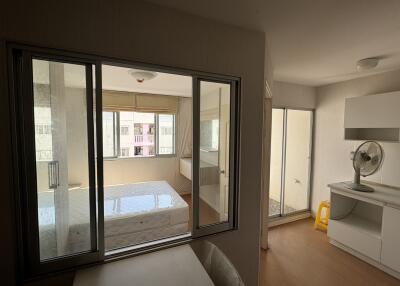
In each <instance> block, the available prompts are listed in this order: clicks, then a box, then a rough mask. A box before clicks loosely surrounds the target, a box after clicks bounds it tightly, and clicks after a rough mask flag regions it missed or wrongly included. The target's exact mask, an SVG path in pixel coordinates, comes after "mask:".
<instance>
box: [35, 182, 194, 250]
mask: <svg viewBox="0 0 400 286" xmlns="http://www.w3.org/2000/svg"><path fill="white" fill-rule="evenodd" d="M52 197H53V194H51V193H47V192H46V193H39V226H40V228H41V231H43V232H46V231H51V230H53V229H54V227H52V225H53V226H54V221H55V218H54V205H52V201H53V200H52ZM88 206H89V194H88V190H87V189H78V190H71V191H70V192H69V225H70V227H69V229H70V234H69V241H70V246H71V252H73V251H76V250H79V249H85V248H87V247H88V243H89V242H90V239H89V227H88V226H89V210H88ZM188 221H189V206H188V205H187V203H186V202H185V201H184V200H183V199H182V197H181V196H180V195H179V194H178V193H177V192H176V191H175V190H174V189H173V188H172V187H171V186H170V185H169V184H168V183H167V182H166V181H151V182H143V183H134V184H125V185H115V186H106V187H105V188H104V233H105V241H106V249H112V248H117V247H124V246H128V245H133V244H139V243H143V242H147V241H151V240H156V239H161V238H165V237H171V236H174V235H179V234H183V233H185V232H187V231H189V229H188ZM49 237H50V238H51V237H53V239H54V236H51V235H49Z"/></svg>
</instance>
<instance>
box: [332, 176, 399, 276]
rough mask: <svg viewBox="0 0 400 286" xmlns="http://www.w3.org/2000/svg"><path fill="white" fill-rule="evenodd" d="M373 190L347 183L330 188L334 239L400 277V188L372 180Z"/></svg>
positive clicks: (337, 243)
mask: <svg viewBox="0 0 400 286" xmlns="http://www.w3.org/2000/svg"><path fill="white" fill-rule="evenodd" d="M369 185H370V186H372V187H373V188H374V189H375V192H373V193H363V192H358V191H353V190H351V189H349V188H347V187H346V185H345V184H344V183H335V184H330V185H328V186H329V187H330V190H331V218H330V220H329V227H328V236H329V238H330V240H331V243H332V244H333V245H335V246H337V247H339V248H341V249H343V250H345V251H347V252H349V253H351V254H353V255H355V256H357V257H358V258H360V259H362V260H364V261H366V262H368V263H370V264H372V265H374V266H376V267H378V268H380V269H382V270H383V271H385V272H387V273H389V274H391V275H393V276H395V277H397V278H398V279H400V190H399V189H396V188H391V187H387V186H382V185H377V184H369Z"/></svg>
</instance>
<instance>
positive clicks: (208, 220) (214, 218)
mask: <svg viewBox="0 0 400 286" xmlns="http://www.w3.org/2000/svg"><path fill="white" fill-rule="evenodd" d="M181 197H182V198H183V199H184V200H185V201H186V203H187V204H188V205H189V216H190V217H189V231H191V230H192V195H182V196H181ZM199 204H200V210H199V215H200V217H199V219H200V225H207V224H212V223H216V222H218V221H219V214H218V212H216V211H215V210H214V209H213V208H212V207H210V206H209V205H208V204H207V203H205V202H204V201H203V200H201V199H200V201H199Z"/></svg>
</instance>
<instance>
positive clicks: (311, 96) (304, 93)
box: [272, 81, 317, 109]
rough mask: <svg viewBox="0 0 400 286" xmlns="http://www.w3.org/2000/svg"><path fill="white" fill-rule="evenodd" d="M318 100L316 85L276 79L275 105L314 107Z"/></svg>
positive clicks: (273, 104) (273, 102) (300, 107)
mask: <svg viewBox="0 0 400 286" xmlns="http://www.w3.org/2000/svg"><path fill="white" fill-rule="evenodd" d="M316 101H317V93H316V88H315V87H312V86H305V85H300V84H294V83H288V82H282V81H274V93H273V96H272V106H273V107H286V108H294V109H296V108H299V109H304V108H305V109H314V108H315V106H316Z"/></svg>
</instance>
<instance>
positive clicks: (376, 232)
mask: <svg viewBox="0 0 400 286" xmlns="http://www.w3.org/2000/svg"><path fill="white" fill-rule="evenodd" d="M335 222H337V223H338V224H343V225H345V226H348V227H351V228H352V229H353V230H354V231H359V232H362V233H364V234H367V235H370V236H373V237H375V238H378V239H381V236H382V225H381V224H380V223H378V222H375V221H372V220H368V219H365V218H363V217H360V216H358V215H355V214H351V215H349V216H347V217H346V218H344V219H341V220H335Z"/></svg>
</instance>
